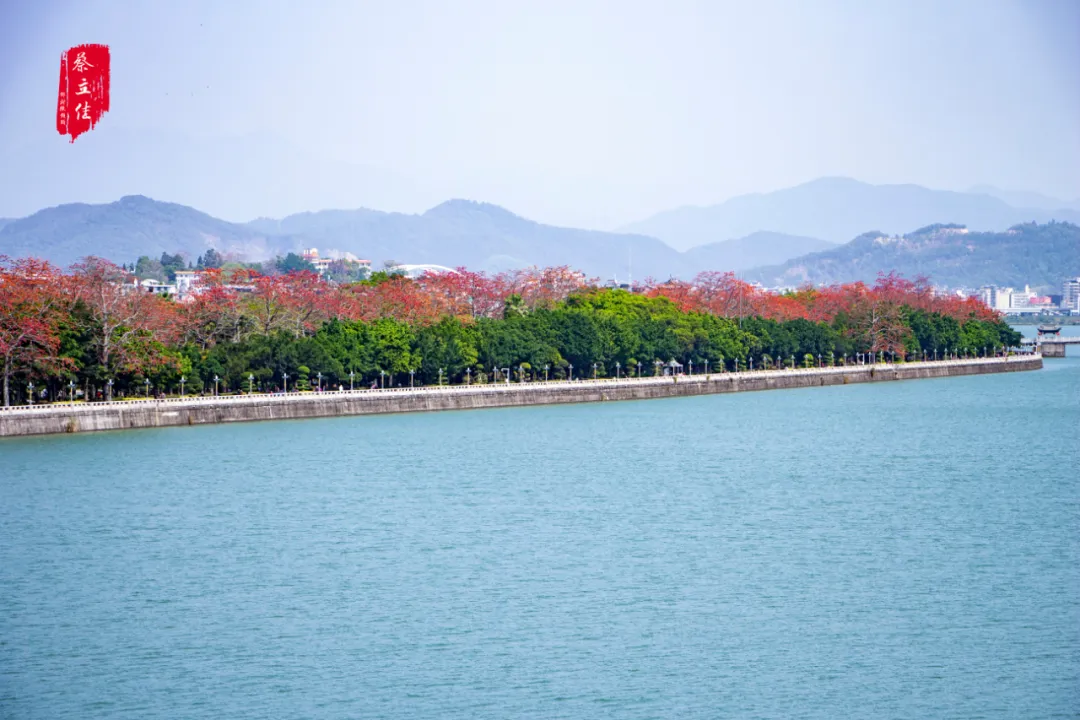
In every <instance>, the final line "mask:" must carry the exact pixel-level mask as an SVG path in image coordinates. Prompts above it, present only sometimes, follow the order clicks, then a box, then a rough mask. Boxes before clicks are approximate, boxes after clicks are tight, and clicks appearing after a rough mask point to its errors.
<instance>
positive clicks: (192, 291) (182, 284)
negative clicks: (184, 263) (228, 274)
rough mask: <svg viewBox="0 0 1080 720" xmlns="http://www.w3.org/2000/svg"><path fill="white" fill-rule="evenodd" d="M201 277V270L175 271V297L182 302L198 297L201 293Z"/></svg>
mask: <svg viewBox="0 0 1080 720" xmlns="http://www.w3.org/2000/svg"><path fill="white" fill-rule="evenodd" d="M203 275H204V273H203V272H202V271H201V270H177V271H176V296H177V297H178V298H179V299H181V300H184V299H186V298H189V297H194V296H195V295H198V294H199V292H201V291H202V279H203Z"/></svg>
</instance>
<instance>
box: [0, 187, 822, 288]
mask: <svg viewBox="0 0 1080 720" xmlns="http://www.w3.org/2000/svg"><path fill="white" fill-rule="evenodd" d="M831 246H832V245H831V243H826V242H823V241H821V240H816V239H814V238H805V237H796V236H786V235H783V234H780V233H756V234H753V235H751V236H748V237H746V238H738V239H734V240H731V241H728V242H723V243H712V244H709V245H705V246H702V247H698V248H694V250H693V251H691V252H688V253H680V252H678V251H676V250H674V249H672V248H671V247H669V246H668V245H666V244H665V243H663V242H661V241H659V240H657V239H656V238H651V237H647V236H643V235H634V234H629V233H608V232H600V231H596V230H580V229H575V228H560V227H554V226H551V225H543V224H541V223H537V222H533V221H531V220H528V219H525V218H522V217H520V216H518V215H515V214H513V213H511V212H510V211H508V210H505V209H503V208H501V207H498V206H496V205H491V204H487V203H477V202H471V201H467V200H449V201H447V202H444V203H442V204H440V205H437V206H435V207H433V208H431V209H430V210H428V211H427V212H424V213H421V214H406V213H387V212H381V211H378V210H367V209H358V210H323V211H320V212H310V213H299V214H295V215H289V216H287V217H284V218H281V219H270V218H259V219H256V220H253V221H251V222H248V223H230V222H227V221H224V220H220V219H218V218H215V217H212V216H210V215H207V214H206V213H202V212H199V211H198V210H195V209H193V208H190V207H187V206H184V205H177V204H175V203H166V202H159V201H156V200H152V199H150V198H147V197H143V196H138V195H136V196H126V197H123V198H121V199H120V200H119V201H117V202H114V203H108V204H104V205H87V204H71V205H61V206H58V207H55V208H48V209H45V210H42V211H39V212H37V213H34V214H33V215H31V216H30V217H28V218H23V219H20V220H15V221H12V222H11V223H9V225H8V226H7V227H4V228H0V254H7V255H10V256H22V255H37V256H40V257H45V258H47V259H49V260H52V261H53V262H55V263H57V264H60V265H67V264H70V263H71V262H74V261H75V260H76V259H77V258H79V257H81V256H83V255H88V254H97V255H101V256H103V257H107V258H109V259H111V260H113V261H114V262H131V261H133V260H134V259H136V258H137V257H139V256H140V255H148V256H151V257H157V256H159V255H160V254H161V253H162V252H168V253H174V252H177V251H180V252H184V253H186V254H187V255H188V256H190V257H191V258H193V259H194V258H196V257H197V256H198V255H200V254H202V253H203V252H205V251H206V250H207V249H209V248H211V247H213V248H214V249H216V250H218V251H219V252H222V253H225V254H232V255H236V256H241V257H243V258H245V259H247V260H263V259H267V258H270V257H272V256H274V255H276V254H284V253H287V252H290V251H299V250H301V249H302V248H305V247H316V248H319V249H320V251H321V252H322V253H323V254H324V255H325V254H328V253H332V252H338V253H344V252H350V253H353V254H355V255H357V256H359V257H362V258H365V259H369V260H372V261H373V263H374V264H375V266H376V267H380V266H381V265H382V264H383V263H384V262H388V261H396V262H399V263H431V264H437V265H446V266H450V267H458V266H462V265H464V266H466V267H469V268H472V269H475V270H484V271H488V272H498V271H501V270H507V269H511V268H517V267H528V266H530V265H537V266H553V265H572V266H573V267H575V268H578V269H580V270H583V271H584V272H586V273H588V274H590V275H594V276H597V277H601V278H604V279H617V280H619V281H620V282H625V281H627V280H628V279H631V275H632V276H634V277H637V278H638V279H641V278H644V277H645V276H650V275H651V276H653V277H655V278H658V279H667V278H668V277H670V276H691V275H694V274H695V273H697V272H700V271H701V270H710V269H715V268H724V269H730V270H736V271H741V270H746V269H748V268H751V267H754V266H756V265H761V264H764V263H780V262H784V261H785V260H787V259H789V258H791V257H795V256H798V255H802V254H804V253H806V252H813V251H816V250H822V249H825V248H828V247H831Z"/></svg>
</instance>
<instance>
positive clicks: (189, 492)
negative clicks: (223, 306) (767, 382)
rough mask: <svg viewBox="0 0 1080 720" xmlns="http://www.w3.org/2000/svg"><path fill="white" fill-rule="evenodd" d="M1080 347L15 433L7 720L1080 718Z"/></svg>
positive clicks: (1, 515)
mask: <svg viewBox="0 0 1080 720" xmlns="http://www.w3.org/2000/svg"><path fill="white" fill-rule="evenodd" d="M1070 330H1072V331H1073V332H1075V331H1076V329H1075V328H1070ZM1078 350H1080V348H1075V347H1074V348H1071V349H1070V355H1071V357H1069V358H1066V359H1063V360H1047V361H1046V368H1045V369H1044V370H1042V371H1040V372H1029V373H1017V374H1011V375H1000V376H981V377H966V378H954V379H944V380H920V381H911V382H901V383H885V384H876V385H861V386H847V387H836V388H815V389H806V390H788V391H775V392H761V393H747V394H742V395H729V396H712V397H696V398H685V399H670V400H654V401H645V402H624V403H607V404H595V405H582V406H552V407H538V408H520V409H503V410H484V411H477V412H454V413H431V414H416V415H399V416H382V417H363V418H341V419H326V420H307V421H296V422H269V423H253V424H238V425H221V426H206V427H194V428H177V429H166V430H140V431H131V432H116V433H102V434H97V435H95V434H87V435H75V436H56V437H45V438H29V439H11V440H6V441H0V717H4V718H8V717H10V718H49V719H52V720H54V719H56V718H79V719H85V718H139V719H145V718H155V719H157V718H162V719H164V718H168V719H170V720H171V719H179V718H520V717H530V718H531V717H537V718H575V719H576V718H719V717H736V718H742V717H745V718H751V717H754V718H756V717H761V718H830V719H831V718H854V717H859V718H1023V719H1031V718H1048V717H1073V718H1075V717H1077V716H1078V715H1077V714H1078V712H1080V435H1078V432H1080V357H1077V355H1080V352H1078Z"/></svg>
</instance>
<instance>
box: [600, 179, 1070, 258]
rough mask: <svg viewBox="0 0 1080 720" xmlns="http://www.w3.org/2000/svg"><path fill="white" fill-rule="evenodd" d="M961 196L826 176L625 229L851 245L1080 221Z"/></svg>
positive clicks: (698, 239) (669, 237)
mask: <svg viewBox="0 0 1080 720" xmlns="http://www.w3.org/2000/svg"><path fill="white" fill-rule="evenodd" d="M982 189H983V190H987V191H989V192H990V193H996V194H997V196H995V195H994V194H987V192H982V193H971V192H968V193H961V192H950V191H945V190H930V189H927V188H924V187H920V186H918V185H869V184H867V183H863V182H859V181H857V180H852V179H850V178H821V179H818V180H814V181H811V182H808V183H805V184H802V185H798V186H796V187H792V188H787V189H784V190H777V191H776V192H771V193H765V194H753V195H741V196H739V197H735V198H732V199H730V200H728V201H727V202H724V203H721V204H719V205H713V206H711V207H685V208H678V209H675V210H667V211H665V212H661V213H659V214H657V215H654V216H652V217H650V218H648V219H646V220H642V221H640V222H636V223H632V224H630V225H627V226H625V227H623V228H621V230H622V231H624V232H633V233H641V234H643V235H650V236H652V237H655V238H659V239H661V240H663V241H664V242H666V243H667V244H669V245H671V246H672V247H674V248H677V249H679V250H686V249H688V248H692V247H695V246H697V245H702V244H705V243H709V242H713V241H716V240H723V239H727V238H735V237H743V236H745V235H747V234H749V233H753V232H757V231H760V230H768V231H773V232H780V233H785V234H789V235H800V236H809V237H815V238H821V239H823V240H828V241H831V242H834V243H844V242H847V241H849V240H850V239H851V238H853V237H856V236H857V235H860V234H861V233H864V232H866V231H867V230H870V229H877V230H880V231H881V232H885V233H890V234H895V233H902V232H908V231H910V230H911V229H912V228H917V227H923V226H927V225H931V224H933V223H943V222H952V223H962V224H964V225H966V226H967V227H969V228H971V229H972V230H978V231H1000V230H1005V229H1006V228H1009V227H1011V226H1013V225H1016V224H1019V223H1026V222H1040V223H1043V222H1049V221H1050V220H1061V221H1068V222H1073V223H1077V222H1080V209H1078V208H1075V207H1062V208H1047V207H1015V206H1013V205H1010V204H1009V203H1008V202H1006V201H1005V200H1003V199H1002V197H1011V198H1012V199H1014V200H1021V201H1027V202H1039V203H1041V204H1042V205H1045V204H1047V203H1051V204H1052V203H1053V202H1054V201H1053V199H1052V198H1046V197H1044V196H1041V195H1036V194H1035V193H1006V192H1005V191H1001V190H997V189H996V188H988V187H983V188H982Z"/></svg>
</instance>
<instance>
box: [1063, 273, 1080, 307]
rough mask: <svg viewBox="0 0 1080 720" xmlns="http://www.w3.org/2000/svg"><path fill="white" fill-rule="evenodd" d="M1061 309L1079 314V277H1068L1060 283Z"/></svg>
mask: <svg viewBox="0 0 1080 720" xmlns="http://www.w3.org/2000/svg"><path fill="white" fill-rule="evenodd" d="M1061 309H1062V310H1068V311H1069V312H1073V313H1076V314H1078V315H1080V277H1075V278H1069V279H1068V280H1066V281H1065V282H1064V283H1063V284H1062V285H1061Z"/></svg>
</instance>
